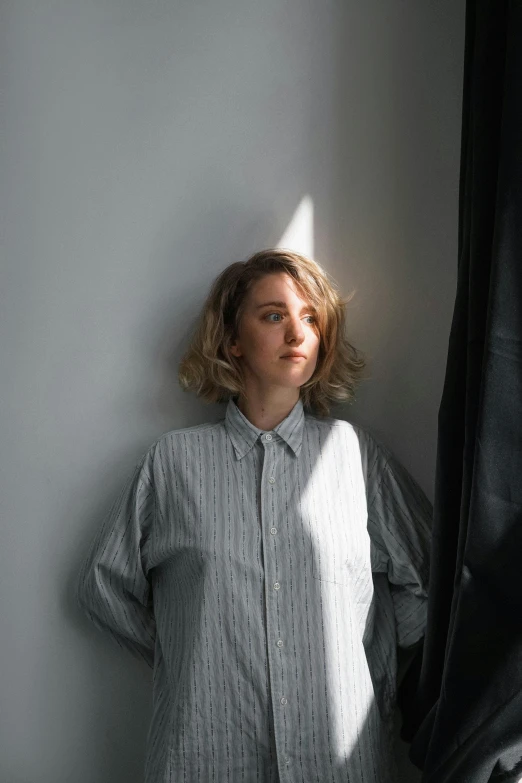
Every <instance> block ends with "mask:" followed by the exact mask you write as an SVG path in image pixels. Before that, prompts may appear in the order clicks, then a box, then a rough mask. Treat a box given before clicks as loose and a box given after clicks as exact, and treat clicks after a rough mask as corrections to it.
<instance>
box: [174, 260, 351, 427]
mask: <svg viewBox="0 0 522 783" xmlns="http://www.w3.org/2000/svg"><path fill="white" fill-rule="evenodd" d="M281 272H283V273H286V274H288V275H290V276H291V277H293V279H294V280H295V285H296V288H297V289H298V291H299V292H300V295H301V297H302V298H303V299H305V300H307V301H308V302H310V303H311V304H312V305H313V306H314V308H315V310H316V316H317V325H318V329H319V333H320V337H321V340H320V345H319V352H318V358H317V365H316V368H315V371H314V373H313V375H312V377H311V378H310V379H309V380H308V381H307V382H306V383H305V384H303V385H302V386H301V387H300V398H301V400H302V403H303V406H304V407H306V408H308V409H309V410H310V411H311V412H312V413H313V414H316V415H318V416H321V417H322V416H328V415H329V413H330V407H329V404H330V403H332V402H341V401H348V402H352V401H353V400H354V399H355V388H356V385H357V384H358V383H359V381H360V380H361V379H362V371H363V369H364V367H365V365H366V361H365V358H364V355H363V354H361V352H359V351H357V350H356V349H355V348H354V347H353V345H351V343H349V342H348V340H347V339H346V335H345V306H346V305H347V304H348V302H350V301H351V299H352V298H353V296H354V294H355V292H354V291H353V292H352V293H351V294H350V295H349V296H348V297H345V298H342V297H341V296H340V295H339V293H338V289H337V287H336V285H335V284H334V283H333V282H331V281H330V279H329V277H328V274H327V272H326V271H325V270H324V269H323V268H322V267H321V266H320V265H319V264H318V263H317V262H315V261H312V260H311V259H309V258H307V257H306V256H304V255H301V254H300V253H294V252H293V251H290V250H282V249H268V250H261V251H260V252H258V253H255V254H254V255H253V256H251V257H250V258H249V259H248V260H247V261H238V262H236V263H234V264H230V266H227V267H226V269H224V270H223V271H222V272H221V274H220V275H219V276H218V277H217V278H216V280H215V281H214V283H213V284H212V287H211V289H210V292H209V294H208V296H207V299H206V301H205V303H204V305H203V308H202V311H201V314H200V316H199V319H198V322H197V324H196V329H195V332H194V335H193V338H192V341H191V343H190V345H189V347H188V349H187V351H186V352H185V354H184V355H183V357H182V359H181V361H180V364H179V369H178V380H179V383H180V385H181V387H182V388H183V389H184V390H185V391H194V392H195V393H196V394H197V396H199V397H201V398H202V399H203V400H204V401H205V402H207V403H211V402H226V401H227V400H229V399H230V398H231V397H236V396H237V395H244V394H245V387H244V384H243V379H242V373H241V365H240V362H239V360H238V359H237V358H236V357H235V356H233V354H231V353H230V350H229V349H230V344H231V342H233V340H235V339H236V337H237V335H238V328H239V323H240V321H241V317H242V315H243V312H244V309H245V302H246V298H247V294H248V292H249V291H250V289H251V288H252V286H253V285H254V283H256V282H257V281H258V280H260V279H261V278H263V277H265V276H266V275H270V274H278V273H281Z"/></svg>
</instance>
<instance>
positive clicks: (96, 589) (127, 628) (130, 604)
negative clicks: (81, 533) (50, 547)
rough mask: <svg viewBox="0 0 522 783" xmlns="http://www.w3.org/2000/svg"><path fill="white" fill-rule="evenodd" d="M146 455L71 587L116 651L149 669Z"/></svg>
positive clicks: (151, 501)
mask: <svg viewBox="0 0 522 783" xmlns="http://www.w3.org/2000/svg"><path fill="white" fill-rule="evenodd" d="M150 452H151V450H149V451H148V452H146V453H145V454H144V455H143V456H142V457H141V459H140V460H139V462H138V464H137V465H136V467H135V468H134V470H133V473H132V475H131V477H130V478H129V479H128V480H127V482H126V484H125V485H124V487H123V489H122V490H121V492H120V495H119V497H118V498H117V499H116V500H115V502H114V503H113V505H112V507H111V509H110V510H109V512H108V514H107V516H106V518H105V521H104V523H103V524H102V526H101V528H100V529H99V531H98V532H97V534H96V536H95V538H94V540H93V542H92V545H91V548H90V551H89V553H88V556H87V558H86V560H85V561H84V563H83V565H82V568H81V569H80V573H79V578H78V582H77V587H76V598H77V601H78V604H79V606H80V608H81V609H82V610H83V611H84V612H85V613H86V614H87V616H88V617H89V618H90V619H91V621H92V622H93V623H94V625H95V626H96V627H97V628H99V629H101V630H103V631H106V632H108V633H109V634H110V635H111V637H112V638H113V639H114V640H115V641H116V642H117V643H118V644H119V645H120V647H122V648H124V649H127V650H129V651H130V652H131V653H132V654H133V655H134V656H136V657H139V658H141V659H143V660H144V661H145V662H146V663H147V664H148V665H149V666H150V667H151V668H152V666H153V664H154V644H155V636H156V624H155V620H154V615H153V610H152V587H151V582H150V578H149V577H148V575H147V573H146V569H145V564H144V557H143V547H144V545H145V543H146V540H147V537H148V534H149V532H150V529H151V525H152V523H153V519H154V513H155V494H154V487H153V484H152V479H151V475H150V472H149V463H150Z"/></svg>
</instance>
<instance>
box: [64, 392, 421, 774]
mask: <svg viewBox="0 0 522 783" xmlns="http://www.w3.org/2000/svg"><path fill="white" fill-rule="evenodd" d="M431 517H432V508H431V504H430V502H429V501H428V500H427V498H426V496H425V495H424V493H423V492H422V490H421V489H420V487H419V486H418V485H417V484H416V482H415V481H414V480H413V478H412V477H411V476H410V475H409V473H407V471H406V470H405V468H404V467H402V466H401V465H400V463H399V462H398V461H397V460H396V459H395V458H394V456H393V455H392V453H391V452H390V451H389V450H388V449H387V448H386V447H385V446H383V445H382V444H380V443H379V442H378V441H377V440H376V439H375V438H374V437H373V436H372V435H371V434H370V433H369V432H368V431H367V430H365V429H363V428H361V427H359V426H355V425H353V424H351V423H349V422H347V421H344V420H340V419H334V418H319V417H316V416H313V415H311V414H309V413H307V412H305V411H304V409H303V404H302V402H301V400H299V401H298V402H297V403H296V405H295V406H294V407H293V409H292V410H291V412H290V413H289V415H288V416H287V417H286V418H285V419H284V420H283V421H282V422H281V423H280V424H278V425H277V427H275V428H274V429H273V430H272V431H270V432H266V431H263V430H260V429H258V428H257V427H255V426H254V425H253V424H252V423H251V422H250V421H248V419H247V418H246V417H245V416H244V415H243V414H242V413H241V411H240V410H239V408H238V407H237V405H236V403H235V401H234V400H233V399H230V400H229V402H228V405H227V408H226V416H225V417H224V419H222V420H220V421H219V422H218V423H214V424H203V425H199V426H195V427H189V428H185V429H178V430H173V431H171V432H168V433H166V434H164V435H162V436H161V437H159V438H158V439H157V440H156V441H155V442H154V444H153V445H152V446H151V447H150V448H149V449H148V450H147V451H146V453H145V454H144V455H143V456H142V457H141V458H140V460H139V461H138V463H137V465H136V467H135V469H134V471H133V474H132V475H131V476H130V477H129V479H128V481H127V483H126V484H125V486H124V488H123V489H122V491H121V493H120V495H119V497H118V498H117V499H116V501H115V502H114V504H113V506H112V508H111V509H110V511H109V513H108V514H107V516H106V519H105V522H104V524H103V525H102V526H101V528H100V530H99V531H98V534H97V536H96V538H95V540H94V541H93V544H92V547H91V550H90V553H89V555H88V557H87V559H86V561H85V563H84V564H83V567H82V569H81V573H80V577H79V582H78V600H79V603H80V606H81V607H82V608H83V610H84V611H86V612H87V614H88V615H89V616H90V618H91V620H92V621H93V622H94V623H95V625H97V626H98V627H99V628H101V629H104V630H106V631H108V632H109V633H110V634H111V635H112V636H113V637H114V639H115V640H116V641H117V642H118V643H119V644H120V645H121V646H122V647H124V648H127V649H128V650H130V651H131V652H132V653H134V654H135V655H138V656H140V657H141V658H143V660H144V661H146V662H147V664H148V665H149V666H151V667H153V670H154V675H153V712H152V718H151V724H150V728H149V733H148V741H147V754H146V762H145V781H146V783H166V782H167V781H175V782H176V783H181V782H182V781H184V782H186V783H193V782H195V781H215V782H216V783H225V782H226V783H229V782H230V783H239V781H242V783H254V782H255V783H298V782H299V783H313V782H314V781H315V783H325V781H331V783H341V781H342V782H343V783H348V781H349V782H350V783H391V781H395V779H396V778H395V775H396V773H395V762H394V751H393V737H392V731H393V729H392V724H393V711H394V705H395V696H396V679H397V646H402V647H404V648H407V647H409V646H411V645H413V644H414V643H415V642H417V641H418V640H419V639H420V638H421V637H422V635H423V633H424V629H425V624H426V604H427V585H428V566H429V542H430V528H431Z"/></svg>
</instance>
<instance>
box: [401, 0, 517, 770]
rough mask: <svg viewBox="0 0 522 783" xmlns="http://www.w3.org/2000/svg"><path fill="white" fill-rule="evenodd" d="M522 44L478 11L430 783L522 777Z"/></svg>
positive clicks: (466, 142) (431, 627) (420, 721)
mask: <svg viewBox="0 0 522 783" xmlns="http://www.w3.org/2000/svg"><path fill="white" fill-rule="evenodd" d="M521 41H522V4H521V3H519V2H505V0H473V1H471V0H470V2H468V3H467V6H466V40H465V53H464V91H463V108H462V149H461V177H460V211H459V248H458V281H457V292H456V298H455V308H454V313H453V321H452V325H451V332H450V338H449V349H448V359H447V366H446V377H445V382H444V390H443V395H442V401H441V405H440V411H439V433H438V448H437V468H436V481H435V498H434V525H433V551H432V563H431V576H432V579H431V582H430V599H429V602H428V624H427V629H426V639H425V644H424V658H423V662H422V668H421V676H420V685H419V692H418V710H417V711H418V715H417V718H416V719H415V721H414V723H415V726H416V729H417V731H416V733H415V736H414V737H413V741H412V744H411V750H410V758H411V760H412V761H413V762H414V763H415V764H416V765H417V766H419V767H420V768H421V769H422V770H423V778H422V780H423V783H489V781H496V780H502V781H504V782H505V783H508V781H509V783H515V781H519V780H521V779H522V666H521V661H522V620H521V617H522V613H521V606H522V581H521V579H520V558H521V553H522V524H521V523H522V264H521V258H522V134H521V128H522V89H521V85H522V45H521Z"/></svg>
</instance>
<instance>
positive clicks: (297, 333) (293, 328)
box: [286, 318, 304, 345]
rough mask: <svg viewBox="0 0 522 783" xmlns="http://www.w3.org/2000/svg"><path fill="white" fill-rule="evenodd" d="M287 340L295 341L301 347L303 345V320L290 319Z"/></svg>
mask: <svg viewBox="0 0 522 783" xmlns="http://www.w3.org/2000/svg"><path fill="white" fill-rule="evenodd" d="M286 339H287V340H295V341H296V342H297V344H298V345H301V343H302V342H303V340H304V329H303V324H302V323H301V320H300V319H299V318H289V319H288V327H287V330H286Z"/></svg>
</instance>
